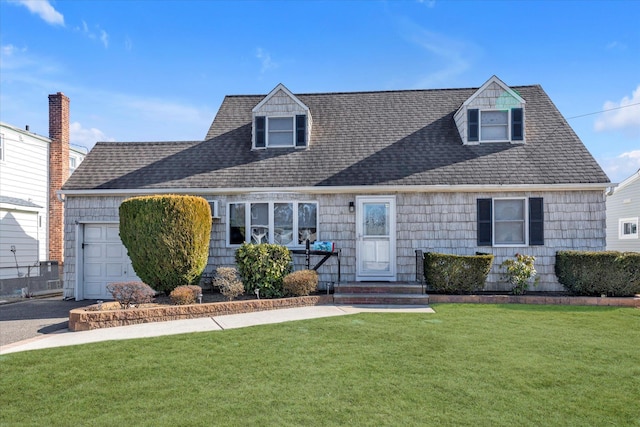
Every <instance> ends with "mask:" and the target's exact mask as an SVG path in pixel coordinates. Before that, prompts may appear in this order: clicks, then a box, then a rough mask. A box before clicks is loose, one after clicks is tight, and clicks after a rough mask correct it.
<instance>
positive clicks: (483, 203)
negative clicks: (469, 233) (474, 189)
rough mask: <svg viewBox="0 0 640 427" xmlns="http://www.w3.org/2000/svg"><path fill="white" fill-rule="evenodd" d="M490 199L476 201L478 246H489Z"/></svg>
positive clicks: (490, 241)
mask: <svg viewBox="0 0 640 427" xmlns="http://www.w3.org/2000/svg"><path fill="white" fill-rule="evenodd" d="M491 216H492V215H491V199H478V246H491V244H492V236H491V234H492V229H491Z"/></svg>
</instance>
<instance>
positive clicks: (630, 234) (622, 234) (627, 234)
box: [618, 217, 638, 239]
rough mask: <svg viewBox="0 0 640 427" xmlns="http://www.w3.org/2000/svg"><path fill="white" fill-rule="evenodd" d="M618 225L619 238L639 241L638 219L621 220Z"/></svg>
mask: <svg viewBox="0 0 640 427" xmlns="http://www.w3.org/2000/svg"><path fill="white" fill-rule="evenodd" d="M618 223H619V224H620V225H619V227H620V228H619V233H618V237H619V238H621V239H637V238H638V217H635V218H621V219H620V220H619V221H618Z"/></svg>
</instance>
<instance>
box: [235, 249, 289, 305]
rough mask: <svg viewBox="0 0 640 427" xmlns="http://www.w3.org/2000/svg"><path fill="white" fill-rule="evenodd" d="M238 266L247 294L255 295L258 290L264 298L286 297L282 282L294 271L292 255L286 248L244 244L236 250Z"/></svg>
mask: <svg viewBox="0 0 640 427" xmlns="http://www.w3.org/2000/svg"><path fill="white" fill-rule="evenodd" d="M236 265H237V266H238V273H239V274H240V276H241V277H242V283H244V289H245V292H246V293H247V294H249V295H254V294H255V292H256V289H258V290H259V291H260V297H263V298H280V297H283V296H284V289H283V287H282V281H283V279H284V276H286V275H287V274H289V273H290V272H291V270H292V268H291V253H290V252H289V249H287V248H286V247H285V246H281V245H274V244H270V243H261V244H257V245H256V244H253V243H243V244H242V246H240V247H239V248H238V249H237V250H236Z"/></svg>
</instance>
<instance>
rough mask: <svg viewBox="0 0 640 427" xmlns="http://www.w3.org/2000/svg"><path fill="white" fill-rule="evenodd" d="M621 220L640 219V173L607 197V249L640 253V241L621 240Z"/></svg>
mask: <svg viewBox="0 0 640 427" xmlns="http://www.w3.org/2000/svg"><path fill="white" fill-rule="evenodd" d="M621 218H640V173H638V174H636V177H635V178H631V179H630V180H629V182H628V184H627V185H624V186H621V187H620V189H619V190H615V191H614V193H613V194H612V195H611V196H608V197H607V249H608V250H613V251H634V252H640V239H620V238H619V223H620V219H621Z"/></svg>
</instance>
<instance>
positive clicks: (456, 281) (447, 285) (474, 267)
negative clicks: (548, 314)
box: [424, 252, 493, 294]
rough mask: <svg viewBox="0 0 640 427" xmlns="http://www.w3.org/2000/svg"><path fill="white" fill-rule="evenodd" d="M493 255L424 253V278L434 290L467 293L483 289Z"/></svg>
mask: <svg viewBox="0 0 640 427" xmlns="http://www.w3.org/2000/svg"><path fill="white" fill-rule="evenodd" d="M492 264H493V255H447V254H440V253H436V252H426V253H425V254H424V278H425V280H426V282H427V285H428V286H429V287H430V288H431V289H432V290H433V291H434V292H441V293H448V294H467V293H472V292H476V291H479V290H481V289H482V288H483V287H484V284H485V282H486V281H487V276H488V275H489V271H490V270H491V265H492Z"/></svg>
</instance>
